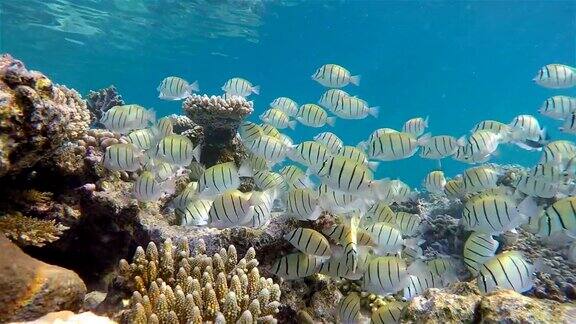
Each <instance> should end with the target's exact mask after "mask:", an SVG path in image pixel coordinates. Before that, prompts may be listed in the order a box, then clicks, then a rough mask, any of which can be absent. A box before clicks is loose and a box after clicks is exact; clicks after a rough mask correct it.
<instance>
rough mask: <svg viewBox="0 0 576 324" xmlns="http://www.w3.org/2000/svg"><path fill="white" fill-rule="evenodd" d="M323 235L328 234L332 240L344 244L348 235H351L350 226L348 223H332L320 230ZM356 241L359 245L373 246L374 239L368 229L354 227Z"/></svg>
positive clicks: (374, 243) (348, 238) (348, 239)
mask: <svg viewBox="0 0 576 324" xmlns="http://www.w3.org/2000/svg"><path fill="white" fill-rule="evenodd" d="M322 233H324V235H326V236H328V237H329V238H331V239H332V240H334V241H336V242H337V243H338V244H340V245H346V243H347V242H348V241H350V237H351V236H352V227H351V226H350V225H349V224H344V223H342V224H338V225H333V226H331V227H330V228H328V229H325V230H323V231H322ZM356 243H357V244H358V245H359V246H370V247H375V246H376V241H375V240H374V238H372V236H371V235H370V233H368V231H366V230H364V229H362V228H357V229H356Z"/></svg>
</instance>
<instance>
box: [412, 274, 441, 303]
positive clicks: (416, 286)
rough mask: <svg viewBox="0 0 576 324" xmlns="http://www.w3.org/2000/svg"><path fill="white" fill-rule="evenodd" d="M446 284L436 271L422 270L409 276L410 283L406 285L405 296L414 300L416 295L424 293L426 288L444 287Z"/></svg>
mask: <svg viewBox="0 0 576 324" xmlns="http://www.w3.org/2000/svg"><path fill="white" fill-rule="evenodd" d="M444 286H445V285H444V284H443V282H442V278H440V276H439V275H437V274H436V273H434V271H430V270H428V271H422V272H421V273H418V274H416V275H410V276H409V277H408V284H407V285H406V287H404V290H403V296H404V299H406V300H412V299H413V298H414V297H416V296H419V295H422V294H423V293H424V291H425V290H426V289H429V288H443V287H444Z"/></svg>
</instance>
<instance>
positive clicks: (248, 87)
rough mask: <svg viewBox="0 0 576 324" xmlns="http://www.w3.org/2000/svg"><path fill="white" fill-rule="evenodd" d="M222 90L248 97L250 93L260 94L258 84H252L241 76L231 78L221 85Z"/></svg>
mask: <svg viewBox="0 0 576 324" xmlns="http://www.w3.org/2000/svg"><path fill="white" fill-rule="evenodd" d="M222 90H224V91H225V92H226V93H227V94H229V95H236V96H241V97H248V96H249V95H251V94H252V93H255V94H257V95H259V94H260V86H253V85H252V83H250V81H248V80H245V79H242V78H232V79H230V80H228V81H226V83H224V85H223V86H222Z"/></svg>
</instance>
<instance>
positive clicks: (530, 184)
mask: <svg viewBox="0 0 576 324" xmlns="http://www.w3.org/2000/svg"><path fill="white" fill-rule="evenodd" d="M560 185H561V184H560V183H558V182H549V181H547V180H544V179H542V178H537V177H532V176H528V175H522V176H520V178H518V180H516V181H515V187H516V189H517V190H518V191H520V192H522V193H524V194H526V195H528V196H532V197H539V198H553V197H555V196H556V195H557V194H558V193H559V192H560V189H561V186H560Z"/></svg>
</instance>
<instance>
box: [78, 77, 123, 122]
mask: <svg viewBox="0 0 576 324" xmlns="http://www.w3.org/2000/svg"><path fill="white" fill-rule="evenodd" d="M123 104H124V100H122V96H121V95H120V94H118V91H117V90H116V87H114V86H113V85H111V86H109V87H107V88H104V89H100V90H97V91H92V90H91V91H90V93H88V99H87V100H86V105H87V107H88V110H89V111H90V113H91V117H92V122H93V123H94V122H97V121H99V120H100V118H101V117H102V115H103V114H104V113H105V112H106V111H108V109H110V108H112V107H114V106H122V105H123Z"/></svg>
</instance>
